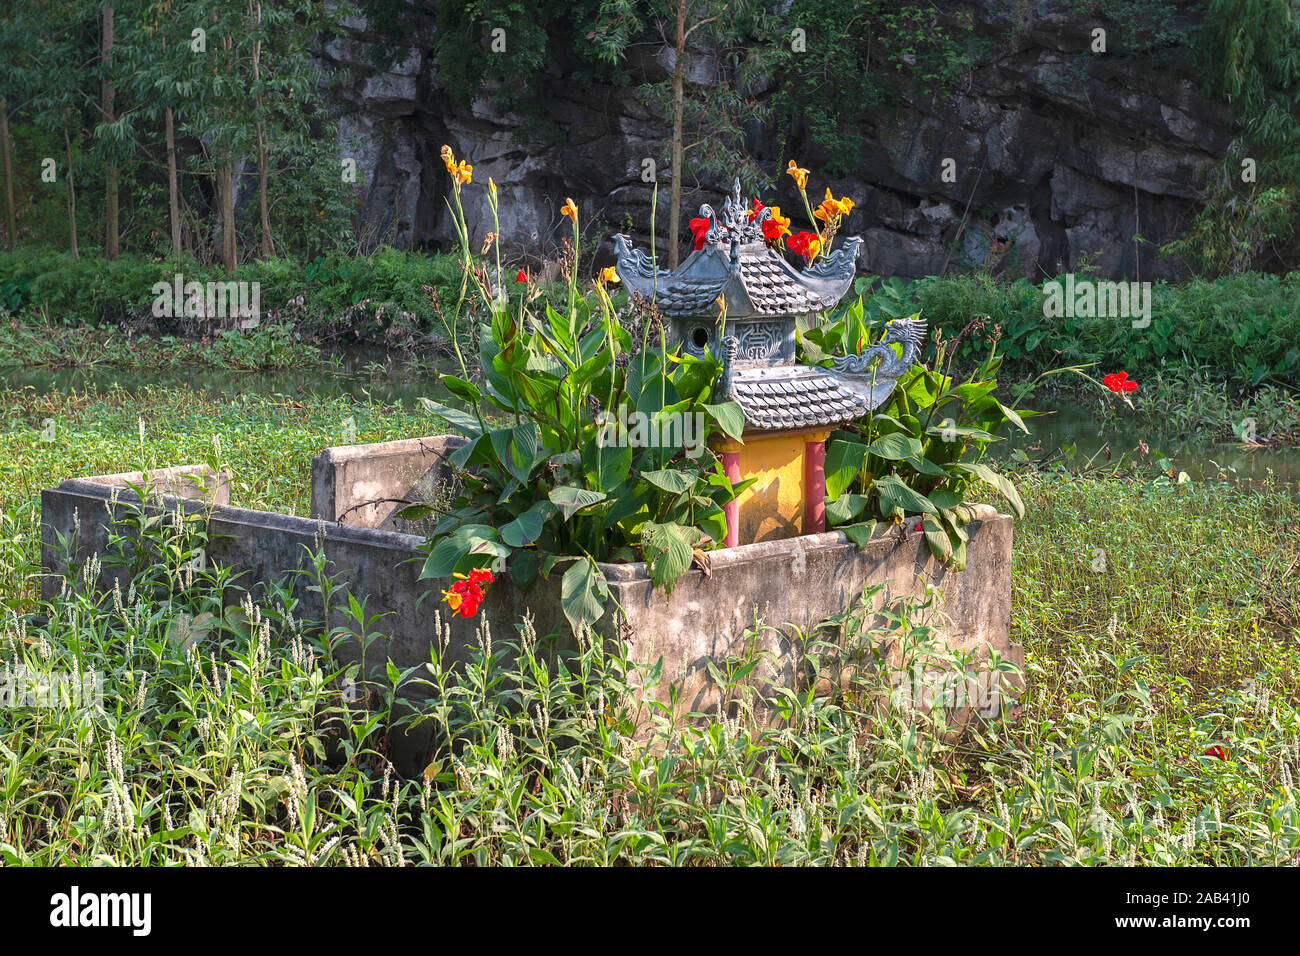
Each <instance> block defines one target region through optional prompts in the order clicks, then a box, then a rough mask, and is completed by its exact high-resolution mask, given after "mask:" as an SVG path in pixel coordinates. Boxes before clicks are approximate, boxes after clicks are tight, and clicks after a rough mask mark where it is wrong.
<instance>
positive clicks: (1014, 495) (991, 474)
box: [952, 461, 1025, 518]
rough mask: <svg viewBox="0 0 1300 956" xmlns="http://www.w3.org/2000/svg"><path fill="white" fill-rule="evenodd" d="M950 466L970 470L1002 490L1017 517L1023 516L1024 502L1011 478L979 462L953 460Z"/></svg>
mask: <svg viewBox="0 0 1300 956" xmlns="http://www.w3.org/2000/svg"><path fill="white" fill-rule="evenodd" d="M952 467H954V468H960V469H961V470H962V471H967V472H970V473H971V474H972V475H975V476H977V477H978V478H980V479H982V480H983V481H984V482H986V483H987V484H990V485H992V486H993V487H994V488H996V489H997V490H998V491H1000V492H1002V495H1003V497H1004V498H1006V499H1007V501H1008V502H1010V504H1011V510H1012V511H1014V512H1015V514H1016V517H1017V518H1023V517H1024V516H1025V504H1024V502H1023V501H1021V500H1020V493H1019V492H1018V491H1016V486H1015V485H1014V484H1012V483H1011V479H1010V478H1008V477H1006V476H1005V475H1000V474H998V473H997V472H996V471H994V470H993V469H992V468H990V467H989V466H988V465H984V464H980V463H974V464H971V463H968V462H961V461H959V462H954V463H953V465H952Z"/></svg>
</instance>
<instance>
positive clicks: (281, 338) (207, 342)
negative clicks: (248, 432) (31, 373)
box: [0, 320, 322, 371]
mask: <svg viewBox="0 0 1300 956" xmlns="http://www.w3.org/2000/svg"><path fill="white" fill-rule="evenodd" d="M321 361H322V355H321V351H320V349H319V348H318V347H317V346H315V345H312V344H309V343H307V342H303V341H301V339H300V338H299V335H298V333H297V332H295V331H294V330H293V329H292V328H290V327H289V326H287V325H267V326H263V327H261V328H257V329H253V330H249V331H234V330H226V331H224V332H219V333H217V334H216V335H214V336H212V337H210V338H209V337H206V336H205V337H203V338H201V339H199V338H192V339H183V338H176V337H175V336H170V335H167V336H148V335H131V336H128V335H125V334H123V333H122V332H121V331H119V330H118V329H113V328H105V327H97V326H82V327H77V328H69V327H67V326H61V325H53V324H50V323H20V322H18V321H17V320H11V321H10V322H8V323H0V368H3V367H23V368H95V367H101V366H109V367H113V368H150V369H177V368H193V367H200V368H217V369H234V370H240V371H266V370H272V369H287V368H300V367H303V366H317V365H320V363H321Z"/></svg>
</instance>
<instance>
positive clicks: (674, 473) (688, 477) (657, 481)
mask: <svg viewBox="0 0 1300 956" xmlns="http://www.w3.org/2000/svg"><path fill="white" fill-rule="evenodd" d="M641 477H642V478H644V479H645V480H646V481H648V482H650V484H652V485H654V486H655V487H656V488H662V489H663V490H664V491H667V492H668V493H670V494H674V495H679V494H681V493H682V492H684V491H690V490H691V489H692V488H694V487H695V485H696V484H697V483H698V482H699V480H700V476H699V473H698V472H695V471H688V470H685V469H676V468H661V469H659V470H658V471H643V472H641Z"/></svg>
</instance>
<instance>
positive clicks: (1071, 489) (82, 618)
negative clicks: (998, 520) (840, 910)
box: [0, 479, 1300, 868]
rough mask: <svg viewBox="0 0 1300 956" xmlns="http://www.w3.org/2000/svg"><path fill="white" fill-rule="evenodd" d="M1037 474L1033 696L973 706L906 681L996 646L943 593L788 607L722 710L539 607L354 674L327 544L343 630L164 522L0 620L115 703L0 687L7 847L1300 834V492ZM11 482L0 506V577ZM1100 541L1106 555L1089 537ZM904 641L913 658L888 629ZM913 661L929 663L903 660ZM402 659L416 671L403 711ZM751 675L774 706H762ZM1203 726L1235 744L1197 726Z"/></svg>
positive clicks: (957, 849) (988, 848) (21, 856)
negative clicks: (1288, 575)
mask: <svg viewBox="0 0 1300 956" xmlns="http://www.w3.org/2000/svg"><path fill="white" fill-rule="evenodd" d="M1029 490H1030V496H1029V499H1028V501H1027V519H1026V521H1024V522H1022V523H1021V525H1020V527H1018V529H1017V542H1018V547H1017V574H1016V576H1015V577H1014V579H1013V586H1014V588H1015V593H1014V597H1013V600H1012V603H1011V607H1012V620H1011V628H1012V637H1013V639H1014V640H1017V641H1020V642H1023V643H1024V644H1025V645H1026V651H1027V671H1028V674H1027V676H1028V680H1029V690H1028V692H1027V693H1026V694H1025V696H1024V697H1022V699H1021V704H1022V706H1023V707H1024V708H1025V717H1023V718H1021V719H1020V720H1019V721H1012V720H1007V719H1004V718H1003V717H1002V716H998V717H995V718H993V719H990V720H988V721H987V722H985V723H982V724H980V725H978V726H974V727H968V728H966V729H965V730H962V729H961V728H960V727H958V726H956V725H955V724H954V722H953V721H952V719H951V714H950V712H949V711H948V710H947V709H946V708H944V707H935V708H933V709H930V710H927V709H925V708H922V707H919V706H917V704H918V703H920V702H921V701H922V700H924V699H926V695H933V696H934V697H938V699H939V700H940V701H942V700H943V697H942V696H939V695H942V694H944V693H945V691H946V689H948V688H952V687H955V686H959V684H960V682H961V681H962V680H964V679H965V678H967V677H968V676H969V677H970V678H971V680H972V681H973V680H974V677H975V674H976V672H977V665H976V663H975V662H974V661H973V660H971V659H970V658H969V657H964V656H963V655H960V654H953V653H951V652H945V651H944V650H943V649H942V648H941V647H940V646H939V645H938V641H937V630H936V626H937V624H938V618H937V616H936V615H935V609H934V606H933V605H932V604H931V603H929V602H926V601H903V602H897V603H894V604H892V605H891V606H890V607H889V608H888V609H887V610H886V613H885V614H884V615H883V617H882V618H880V619H879V620H878V622H875V623H869V622H868V621H867V616H866V615H865V614H863V613H861V611H859V610H855V611H853V612H851V613H850V614H847V615H844V616H842V618H841V619H838V620H834V621H831V622H828V624H827V626H825V627H819V628H815V629H810V630H809V631H807V632H802V633H799V634H798V635H797V640H796V641H794V642H792V647H793V650H794V652H796V653H798V655H799V657H798V665H799V666H798V668H797V669H796V674H799V675H809V676H808V677H803V678H801V679H800V680H799V681H798V683H796V685H795V687H794V688H793V689H786V690H779V691H778V690H775V689H774V688H773V687H772V686H771V685H770V684H768V683H767V682H765V681H764V680H763V679H762V678H760V677H758V676H757V673H758V672H757V665H758V664H759V663H761V661H762V659H761V658H760V657H758V656H756V655H753V654H745V655H737V656H736V657H734V658H729V659H723V660H718V661H717V662H714V661H712V660H710V661H709V665H708V666H709V668H710V673H711V674H713V675H715V679H716V680H717V682H718V687H719V690H720V692H721V693H722V694H723V695H724V700H725V702H726V704H727V709H726V714H725V715H723V716H720V715H718V714H699V715H690V714H689V713H688V707H689V705H686V704H685V702H678V703H677V706H676V707H673V708H669V707H667V706H664V705H654V704H647V703H644V702H641V701H638V699H637V697H636V696H635V688H636V687H637V686H648V687H650V688H654V687H655V685H657V684H662V683H663V682H665V681H666V680H668V679H670V676H669V675H667V674H666V673H664V671H663V669H662V666H650V667H638V666H636V665H634V664H633V663H631V662H630V661H629V660H628V659H627V658H626V656H625V652H623V651H622V650H620V647H621V646H620V645H617V644H613V645H611V644H607V643H605V642H603V641H599V640H595V641H582V642H580V643H579V644H578V645H577V646H576V647H575V648H573V649H572V650H566V651H562V652H557V651H555V650H554V648H553V645H552V644H551V643H550V642H549V641H547V640H546V638H545V636H539V635H537V634H536V633H535V632H533V631H532V630H531V628H530V627H529V626H528V624H527V623H524V624H522V625H521V627H520V629H519V633H518V636H516V635H515V634H513V633H512V634H506V635H501V634H498V635H494V639H493V640H492V641H491V642H490V643H484V644H477V645H474V646H472V647H469V648H466V649H465V650H466V659H464V660H462V661H460V662H456V660H455V659H454V658H453V656H452V655H451V654H448V653H445V652H444V650H443V649H442V648H441V647H440V646H439V645H438V644H437V642H436V641H435V642H433V644H432V646H431V649H430V655H429V660H428V661H427V662H426V666H424V667H422V668H420V669H419V671H418V674H411V675H407V676H406V678H405V679H404V678H403V675H402V674H401V673H399V672H398V671H397V668H396V667H395V666H394V665H392V664H391V663H389V662H384V661H381V662H378V664H377V666H375V667H374V668H373V669H372V670H373V673H368V674H363V673H361V672H360V671H359V670H358V669H357V667H356V665H355V664H344V663H340V662H337V661H336V660H335V659H333V658H332V656H331V653H330V647H331V645H332V644H334V643H335V642H337V641H338V640H340V639H350V640H355V639H356V638H358V637H360V638H361V639H362V640H364V639H365V637H366V636H367V635H368V634H369V633H370V631H369V628H368V627H367V622H366V620H365V612H364V609H363V608H359V607H358V606H356V602H355V601H354V600H349V595H348V594H347V592H346V589H345V587H344V585H343V584H342V582H341V581H338V580H333V579H331V577H330V576H329V575H328V573H326V571H325V568H324V559H323V557H322V556H320V555H314V556H312V558H311V560H310V562H309V563H308V566H307V573H308V575H309V578H310V580H311V581H312V583H313V586H316V587H319V588H320V589H321V592H322V595H323V599H324V602H325V604H326V606H327V608H330V609H332V610H333V611H334V613H335V617H334V618H333V619H334V620H342V621H344V622H345V623H343V624H340V625H337V626H336V628H335V629H334V630H333V631H332V632H330V631H329V630H328V629H327V627H326V625H325V622H324V621H323V620H302V619H301V617H300V609H298V608H295V607H294V606H293V603H292V600H291V599H290V598H289V596H288V593H287V589H286V588H285V587H284V582H278V583H276V584H274V585H273V586H271V587H270V588H268V589H267V591H266V593H265V595H264V597H263V598H262V599H261V600H260V601H258V603H256V604H252V603H248V604H246V605H245V606H244V607H232V608H228V609H223V607H222V601H221V594H222V588H223V586H224V585H225V583H226V582H225V579H224V578H223V576H222V575H223V572H222V571H221V570H220V569H219V568H209V569H207V570H204V571H199V572H197V573H195V574H193V577H192V580H190V581H189V582H188V583H186V581H185V567H184V566H185V564H186V563H187V555H189V554H191V553H192V550H193V547H194V545H195V543H196V539H194V538H193V537H192V536H190V535H188V534H186V530H187V529H174V528H172V527H170V526H169V525H167V524H165V523H164V524H160V525H155V526H152V527H150V528H149V529H148V531H147V535H148V537H149V539H150V540H151V541H152V542H153V543H155V544H156V545H158V547H157V548H156V549H155V554H157V555H158V556H157V557H155V558H153V559H151V560H149V561H147V562H141V564H142V566H141V567H139V568H138V569H137V570H136V574H135V577H134V578H131V579H128V580H126V581H125V582H123V584H122V587H121V590H120V600H121V609H118V607H117V606H116V601H115V597H114V593H113V591H111V590H110V591H108V592H106V593H105V592H97V591H94V590H92V589H91V588H89V587H87V586H86V582H85V581H84V579H83V578H82V577H81V576H80V575H78V574H76V573H73V574H71V575H69V576H68V577H67V578H66V579H65V580H66V581H67V588H66V589H65V590H64V591H63V593H62V594H60V595H59V596H58V597H57V598H55V599H54V600H53V601H51V602H49V603H46V604H40V605H36V607H38V608H39V610H40V611H41V612H42V614H44V615H45V616H47V617H48V619H49V621H48V623H47V624H44V625H41V626H37V625H35V624H32V623H28V622H23V621H18V622H15V623H14V624H13V638H14V639H13V640H11V641H9V642H6V643H5V644H4V645H3V646H0V660H3V662H4V664H5V665H6V666H7V667H10V668H11V669H16V668H17V667H18V666H21V667H22V668H23V669H24V672H25V673H27V674H30V675H32V676H33V677H34V678H35V679H37V680H40V679H48V678H52V677H54V676H56V675H58V674H61V673H64V674H66V673H69V672H76V673H81V672H84V671H85V670H91V669H93V670H94V671H95V672H96V673H98V674H100V675H102V676H103V680H104V686H103V690H104V694H105V696H106V698H107V699H108V700H112V701H116V702H117V705H116V706H115V707H112V708H109V709H108V711H107V712H106V713H103V714H99V713H96V712H94V711H91V710H86V709H80V710H79V709H76V708H71V707H65V708H49V709H37V708H33V707H6V708H3V709H0V739H3V741H4V743H5V748H6V750H5V760H6V763H5V769H6V775H5V777H4V778H3V782H2V783H0V788H2V789H0V860H3V862H4V863H5V864H6V865H14V866H16V865H83V864H100V865H132V864H137V865H164V864H189V865H195V864H199V863H206V864H212V865H283V866H303V865H326V866H331V865H358V864H359V863H362V862H365V863H368V864H371V865H394V866H396V865H403V864H418V863H424V864H431V865H456V864H465V865H475V866H480V867H481V866H494V865H552V866H553V865H603V866H611V865H677V866H692V865H694V866H708V867H714V868H716V867H718V866H736V865H767V866H771V865H778V864H779V865H783V866H799V865H862V866H893V865H899V866H951V865H1028V866H1048V865H1094V866H1095V865H1103V864H1109V865H1130V866H1131V865H1158V866H1170V865H1220V866H1230V865H1283V864H1285V863H1287V862H1289V861H1290V860H1291V859H1292V858H1293V857H1294V855H1295V853H1296V852H1297V849H1298V848H1300V808H1297V805H1296V798H1295V792H1294V787H1293V786H1292V785H1291V781H1292V780H1293V778H1294V777H1295V776H1296V774H1297V773H1300V766H1297V765H1296V756H1295V752H1294V740H1295V736H1296V734H1297V733H1298V732H1300V724H1298V722H1297V711H1296V708H1295V706H1294V687H1295V681H1296V677H1297V674H1300V657H1298V656H1297V652H1296V646H1295V643H1294V642H1293V641H1291V640H1288V639H1286V638H1287V636H1288V635H1287V631H1286V627H1287V625H1286V621H1287V620H1288V618H1287V614H1288V613H1293V614H1294V613H1296V611H1297V610H1300V609H1298V608H1296V607H1294V606H1293V607H1292V609H1291V611H1290V612H1288V610H1287V606H1285V605H1284V604H1282V603H1280V601H1279V594H1281V593H1284V592H1280V590H1279V585H1281V584H1283V583H1284V580H1285V572H1286V571H1287V568H1288V565H1289V563H1290V561H1291V560H1292V558H1293V557H1294V555H1293V552H1292V550H1291V549H1290V548H1288V547H1287V545H1288V544H1289V543H1290V542H1289V539H1288V538H1287V536H1286V535H1285V532H1284V530H1283V527H1282V524H1281V522H1280V521H1279V517H1278V516H1279V514H1281V513H1282V512H1281V509H1283V508H1286V507H1288V506H1291V507H1293V502H1292V501H1291V499H1289V498H1288V496H1287V495H1286V494H1285V493H1284V492H1282V491H1280V490H1279V489H1277V488H1276V487H1274V488H1263V489H1259V490H1257V491H1254V492H1250V493H1242V492H1239V491H1234V490H1232V489H1223V488H1213V489H1208V490H1207V491H1205V492H1198V491H1195V490H1190V491H1189V490H1185V489H1184V490H1181V491H1174V490H1164V491H1160V490H1154V489H1146V488H1143V487H1142V486H1139V485H1137V484H1136V483H1133V482H1122V481H1085V482H1080V481H1059V480H1054V479H1041V480H1039V481H1038V482H1036V483H1035V484H1034V485H1032V486H1031V487H1030V489H1029ZM123 512H124V513H123V514H122V517H124V518H127V519H129V518H130V515H129V513H126V509H125V507H123ZM11 514H12V512H11V511H10V510H8V509H0V579H3V574H4V571H5V560H4V559H5V558H6V557H7V554H6V552H5V550H4V548H5V544H6V542H7V541H8V539H9V537H10V536H11V535H12V534H13V525H12V524H11V523H10V522H11V518H10V515H11ZM1099 540H1101V541H1105V542H1106V543H1107V547H1108V549H1109V553H1110V555H1111V558H1112V560H1111V562H1110V568H1111V570H1109V571H1107V572H1106V573H1103V574H1098V573H1097V572H1095V571H1092V570H1090V567H1089V563H1088V557H1087V556H1088V555H1089V554H1090V553H1091V551H1090V549H1091V548H1092V547H1094V546H1095V542H1097V541H1099ZM868 597H874V595H868ZM1117 608H1118V610H1116V609H1117ZM1289 620H1291V621H1292V622H1293V624H1294V622H1295V621H1296V618H1295V617H1292V618H1290V619H1289ZM757 636H758V635H757V634H753V635H751V637H755V638H756V637H757ZM885 642H890V645H891V646H892V647H895V648H897V652H898V653H897V659H896V660H891V659H889V658H885V657H883V656H881V655H877V654H876V653H873V650H872V649H873V648H874V647H876V646H877V645H880V644H882V643H885ZM994 666H1000V667H1002V668H1004V669H1005V668H1007V667H1008V664H1007V662H994ZM922 673H924V674H928V675H931V676H932V677H934V676H936V675H937V678H936V679H935V680H933V681H930V680H927V681H926V682H925V683H923V684H918V682H917V676H916V675H917V674H922ZM812 677H823V678H825V677H829V678H830V679H829V680H827V681H826V683H828V684H829V685H830V686H831V687H832V688H834V691H833V692H832V693H831V694H830V695H829V696H826V695H824V694H822V693H819V692H818V690H817V688H816V687H815V681H814V680H813V679H810V678H812ZM402 683H406V684H407V685H408V686H407V688H406V689H407V691H408V694H409V691H410V690H414V689H416V688H417V686H418V689H419V690H421V691H423V692H424V696H425V697H426V700H424V701H423V702H422V703H420V704H419V705H417V706H416V707H415V708H414V710H413V712H412V708H410V707H407V708H406V716H404V717H399V716H398V715H397V711H398V708H397V707H395V706H394V702H395V699H396V692H397V687H398V686H399V685H400V684H402ZM1063 685H1068V687H1069V688H1070V692H1069V693H1062V692H1061V687H1062V686H1063ZM349 689H350V695H349ZM760 696H761V697H762V698H763V699H764V700H766V701H769V702H771V703H772V704H773V705H774V707H775V712H776V715H777V716H778V717H779V718H780V719H779V720H773V721H769V722H767V723H765V724H762V725H760V724H757V723H756V722H755V721H754V720H753V716H754V713H755V710H756V709H757V705H758V702H759V700H760ZM410 725H418V726H419V728H420V730H421V731H423V732H426V733H428V734H429V735H430V737H431V739H432V740H433V741H434V743H435V751H434V753H433V755H432V758H431V760H430V762H429V764H428V766H427V767H426V769H425V771H424V773H423V774H422V775H421V776H417V777H416V778H415V779H403V778H402V777H400V776H398V775H396V774H394V773H393V772H392V767H391V764H390V763H389V762H388V753H389V747H390V742H389V738H390V736H392V735H394V734H400V733H402V732H403V729H404V728H405V727H406V726H410ZM637 728H640V729H641V730H642V734H641V735H640V736H636V735H634V733H633V731H634V729H637ZM1215 746H1221V747H1223V749H1224V751H1225V755H1226V757H1227V759H1226V760H1222V761H1220V760H1216V759H1214V758H1213V757H1209V756H1205V751H1206V750H1207V749H1208V748H1211V747H1215ZM69 806H75V807H77V808H79V812H78V813H76V814H75V815H69V814H68V813H67V812H66V808H67V807H69Z"/></svg>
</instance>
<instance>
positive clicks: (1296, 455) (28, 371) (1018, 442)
mask: <svg viewBox="0 0 1300 956" xmlns="http://www.w3.org/2000/svg"><path fill="white" fill-rule="evenodd" d="M340 358H341V365H340V366H339V368H338V370H337V371H336V372H330V371H323V370H321V369H319V368H310V369H301V370H287V371H273V372H240V371H229V370H224V369H208V370H193V369H184V370H175V369H163V370H151V369H127V370H122V369H111V368H90V369H55V370H51V369H40V368H0V388H14V389H19V388H32V389H35V390H36V391H38V392H50V391H58V392H69V391H74V390H75V391H81V390H85V389H88V388H91V387H92V386H93V387H95V388H98V389H99V390H100V391H104V390H107V389H111V388H113V387H114V386H121V387H122V388H124V389H126V390H128V391H138V390H141V389H144V388H146V387H153V388H176V387H182V386H187V387H190V388H194V389H200V390H203V391H205V392H207V393H209V394H212V395H230V394H240V393H242V394H253V395H265V396H274V395H285V396H288V397H291V398H293V397H301V396H303V395H306V394H315V395H321V396H327V397H328V396H338V395H345V394H346V395H351V396H353V397H355V398H358V399H367V398H369V399H372V400H374V401H377V402H385V403H399V402H400V403H401V404H402V405H403V406H405V407H407V408H410V407H413V406H415V404H416V400H417V399H418V398H420V397H421V396H424V397H428V398H434V399H437V400H439V401H446V400H447V399H448V398H449V396H448V394H447V392H446V390H445V389H443V388H442V387H441V386H440V385H439V384H438V382H437V374H436V373H435V372H433V371H428V372H422V373H419V374H411V373H410V372H409V371H407V370H405V369H403V368H402V367H400V366H395V367H393V368H391V369H389V368H387V364H388V363H387V361H386V355H385V353H384V352H383V351H382V350H380V349H368V348H351V349H348V350H347V351H346V352H344V353H342V354H341V355H340ZM377 365H383V366H385V368H384V369H379V368H377ZM1029 404H1031V405H1032V407H1035V408H1037V409H1039V410H1041V411H1051V412H1052V413H1053V414H1051V415H1048V416H1045V417H1042V418H1034V419H1030V420H1029V422H1028V424H1029V427H1030V429H1031V430H1032V432H1033V434H1032V435H1030V436H1028V437H1025V436H1022V435H1020V434H1019V433H1016V437H1014V438H1012V439H1011V440H1009V441H1006V442H1003V443H1000V444H999V445H998V446H997V450H996V454H997V455H999V456H1000V457H1006V456H1008V455H1010V454H1011V453H1012V451H1013V450H1014V449H1016V448H1019V449H1021V450H1023V451H1024V452H1025V454H1027V455H1028V456H1030V457H1031V458H1034V459H1041V458H1043V457H1045V456H1047V455H1049V454H1051V453H1052V452H1054V451H1056V450H1058V449H1061V448H1068V447H1070V446H1073V447H1074V448H1075V449H1076V454H1075V457H1074V459H1073V464H1082V463H1083V462H1085V461H1086V460H1088V459H1089V458H1092V457H1093V456H1097V458H1096V461H1097V462H1104V461H1106V460H1107V451H1109V452H1110V454H1111V455H1113V456H1116V457H1118V456H1119V455H1122V454H1124V453H1129V454H1130V456H1132V455H1133V454H1135V453H1134V449H1136V448H1137V446H1138V443H1139V441H1145V442H1146V444H1147V446H1148V447H1149V448H1150V450H1151V454H1152V455H1154V456H1157V457H1167V458H1170V459H1171V460H1172V461H1173V463H1174V468H1175V469H1177V470H1179V471H1186V472H1187V473H1188V475H1189V476H1190V477H1192V478H1193V479H1203V478H1204V479H1214V478H1217V477H1219V476H1220V474H1221V473H1225V472H1226V474H1228V475H1229V476H1235V477H1236V478H1240V479H1245V480H1257V479H1262V478H1264V477H1265V476H1266V475H1267V474H1268V473H1269V471H1270V470H1271V471H1272V473H1273V474H1274V475H1276V476H1277V477H1278V478H1280V479H1281V480H1283V481H1288V482H1295V483H1300V448H1283V449H1275V450H1274V449H1258V450H1255V451H1248V450H1245V449H1243V448H1242V447H1241V446H1240V445H1238V444H1236V443H1234V442H1221V441H1211V440H1207V439H1206V438H1204V437H1198V436H1196V435H1176V434H1172V433H1170V432H1168V431H1167V430H1162V429H1161V427H1160V425H1159V423H1150V422H1143V421H1141V420H1140V419H1137V418H1134V417H1132V416H1130V417H1121V418H1119V419H1118V420H1115V419H1111V420H1109V421H1104V422H1102V421H1099V419H1098V416H1097V414H1096V411H1095V409H1094V408H1091V407H1087V406H1082V405H1078V404H1071V403H1068V402H1064V401H1063V402H1062V403H1061V404H1059V405H1058V406H1057V407H1055V408H1053V407H1051V405H1050V404H1044V403H1043V402H1042V401H1041V400H1037V401H1035V402H1032V403H1029Z"/></svg>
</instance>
